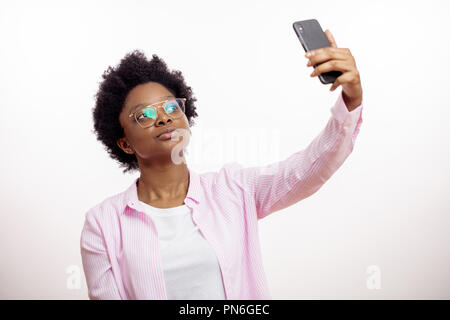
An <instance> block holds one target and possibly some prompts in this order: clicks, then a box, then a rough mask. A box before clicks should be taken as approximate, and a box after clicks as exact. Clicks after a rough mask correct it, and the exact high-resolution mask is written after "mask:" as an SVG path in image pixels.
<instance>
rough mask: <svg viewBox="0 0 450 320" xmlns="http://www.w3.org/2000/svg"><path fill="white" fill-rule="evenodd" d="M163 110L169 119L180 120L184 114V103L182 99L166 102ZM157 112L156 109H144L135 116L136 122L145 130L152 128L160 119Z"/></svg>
mask: <svg viewBox="0 0 450 320" xmlns="http://www.w3.org/2000/svg"><path fill="white" fill-rule="evenodd" d="M158 108H159V107H158ZM163 108H164V111H165V113H166V114H167V115H168V116H169V117H171V118H174V119H178V118H180V117H181V116H182V115H183V113H184V101H183V100H181V99H172V100H169V101H166V102H165V103H164V106H163ZM156 110H157V109H156V107H144V108H142V109H141V110H139V111H137V112H136V113H135V114H134V116H135V118H136V121H137V122H138V123H139V124H140V125H141V126H142V127H144V128H147V127H151V126H152V125H153V124H154V123H155V121H156V119H157V118H158V112H157V111H156Z"/></svg>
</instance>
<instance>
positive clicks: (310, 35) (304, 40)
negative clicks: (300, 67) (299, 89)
mask: <svg viewBox="0 0 450 320" xmlns="http://www.w3.org/2000/svg"><path fill="white" fill-rule="evenodd" d="M292 26H293V27H294V30H295V33H296V34H297V37H298V39H299V40H300V42H301V44H302V46H303V49H304V50H305V52H306V51H309V50H315V49H319V48H325V47H331V44H330V42H329V41H328V38H327V36H326V34H325V33H324V32H323V30H322V27H321V26H320V24H319V21H317V20H316V19H310V20H303V21H296V22H294V23H293V25H292ZM317 66H318V64H315V65H314V69H315V68H316V67H317ZM341 74H342V72H340V71H330V72H325V73H322V74H319V79H320V82H322V83H323V84H327V83H334V82H335V81H336V79H337V78H338V77H339V76H340V75H341Z"/></svg>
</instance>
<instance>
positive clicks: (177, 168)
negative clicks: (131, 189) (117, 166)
mask: <svg viewBox="0 0 450 320" xmlns="http://www.w3.org/2000/svg"><path fill="white" fill-rule="evenodd" d="M140 171H141V175H140V177H139V179H138V186H137V193H138V198H139V200H140V201H143V202H146V203H170V202H174V201H177V200H180V199H181V200H183V199H184V198H185V197H186V195H187V191H188V187H189V169H188V167H187V166H186V163H184V162H182V163H181V164H178V165H177V164H175V163H173V162H172V161H168V162H167V163H165V164H159V165H152V166H148V167H141V168H140Z"/></svg>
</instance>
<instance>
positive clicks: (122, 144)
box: [116, 137, 134, 154]
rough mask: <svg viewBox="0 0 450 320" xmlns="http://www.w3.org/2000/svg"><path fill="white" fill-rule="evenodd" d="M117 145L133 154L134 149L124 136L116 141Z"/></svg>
mask: <svg viewBox="0 0 450 320" xmlns="http://www.w3.org/2000/svg"><path fill="white" fill-rule="evenodd" d="M116 143H117V145H118V146H119V148H120V149H122V150H123V151H124V152H125V153H128V154H133V153H134V150H133V148H131V146H130V144H129V143H128V141H127V138H125V137H123V138H120V139H118V140H117V141H116Z"/></svg>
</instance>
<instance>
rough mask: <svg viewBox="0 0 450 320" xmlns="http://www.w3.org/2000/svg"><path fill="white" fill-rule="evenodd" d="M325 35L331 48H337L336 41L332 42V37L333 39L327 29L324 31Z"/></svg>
mask: <svg viewBox="0 0 450 320" xmlns="http://www.w3.org/2000/svg"><path fill="white" fill-rule="evenodd" d="M325 35H326V36H327V38H328V41H329V42H330V44H331V46H332V47H333V48H337V44H336V41H335V40H334V37H333V35H332V34H331V31H330V30H328V29H327V30H325Z"/></svg>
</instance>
